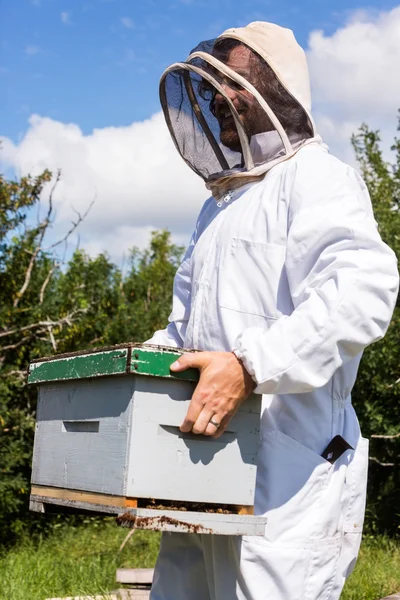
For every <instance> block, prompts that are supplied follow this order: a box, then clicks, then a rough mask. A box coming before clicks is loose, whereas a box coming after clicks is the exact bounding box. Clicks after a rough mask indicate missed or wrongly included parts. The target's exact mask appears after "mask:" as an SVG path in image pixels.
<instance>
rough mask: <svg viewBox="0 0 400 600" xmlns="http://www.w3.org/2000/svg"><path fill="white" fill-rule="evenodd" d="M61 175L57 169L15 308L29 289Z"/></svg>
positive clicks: (16, 298)
mask: <svg viewBox="0 0 400 600" xmlns="http://www.w3.org/2000/svg"><path fill="white" fill-rule="evenodd" d="M60 177H61V171H60V170H59V171H57V177H56V179H55V182H54V184H53V187H52V188H51V191H50V194H49V208H48V210H47V215H46V218H45V219H44V221H42V223H40V224H39V229H40V230H41V232H40V235H39V241H38V243H37V244H36V248H35V250H34V251H33V252H32V256H31V259H30V261H29V265H28V268H27V270H26V273H25V280H24V283H23V284H22V287H21V289H20V290H19V292H17V295H16V297H15V300H14V304H13V306H14V308H17V306H18V304H19V302H20V300H21V298H22V296H23V295H24V294H25V292H26V290H27V289H28V286H29V282H30V280H31V277H32V271H33V267H34V265H35V261H36V258H37V256H38V254H39V252H40V251H41V249H42V243H43V238H44V236H45V233H46V231H47V228H48V226H49V224H50V219H51V214H52V212H53V193H54V190H55V189H56V187H57V184H58V182H59V181H60Z"/></svg>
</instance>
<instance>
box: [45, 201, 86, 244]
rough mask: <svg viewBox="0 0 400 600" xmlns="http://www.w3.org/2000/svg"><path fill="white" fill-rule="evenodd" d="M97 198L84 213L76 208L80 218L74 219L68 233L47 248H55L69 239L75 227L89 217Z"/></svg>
mask: <svg viewBox="0 0 400 600" xmlns="http://www.w3.org/2000/svg"><path fill="white" fill-rule="evenodd" d="M94 202H95V200H92V201H91V203H90V204H89V206H88V208H87V209H86V210H85V212H84V213H83V215H81V214H80V212H78V211H77V210H75V209H74V212H75V213H76V214H77V216H78V219H77V221H75V222H74V221H72V227H71V228H70V229H69V230H68V231H67V233H66V234H65V235H64V237H63V238H61V239H59V240H58V241H57V242H54V244H51V245H50V246H48V247H47V248H46V249H45V250H50V249H52V248H55V247H56V246H59V245H60V244H62V243H63V242H65V241H67V239H68V238H69V237H70V236H71V234H72V233H73V232H74V231H75V229H76V228H77V227H79V225H80V224H81V223H82V221H83V220H84V219H85V218H86V217H87V215H88V214H89V212H90V210H91V208H92V206H93V204H94Z"/></svg>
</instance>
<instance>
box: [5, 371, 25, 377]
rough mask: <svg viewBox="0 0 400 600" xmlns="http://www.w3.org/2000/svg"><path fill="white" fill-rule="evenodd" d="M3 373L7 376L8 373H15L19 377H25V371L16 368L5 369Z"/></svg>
mask: <svg viewBox="0 0 400 600" xmlns="http://www.w3.org/2000/svg"><path fill="white" fill-rule="evenodd" d="M5 375H7V376H9V375H15V376H16V377H18V378H19V379H25V377H26V371H20V370H18V369H14V370H13V371H7V372H6V373H5Z"/></svg>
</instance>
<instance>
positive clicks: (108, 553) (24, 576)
mask: <svg viewBox="0 0 400 600" xmlns="http://www.w3.org/2000/svg"><path fill="white" fill-rule="evenodd" d="M128 533H129V529H125V528H122V527H119V526H117V525H116V524H115V521H114V519H110V520H108V519H107V520H105V521H104V522H101V521H100V522H94V523H89V524H88V525H84V526H82V525H81V526H80V527H66V526H63V527H60V528H59V529H58V530H56V531H55V532H54V533H52V534H51V535H50V536H48V537H47V538H46V539H43V540H39V541H36V542H32V541H29V540H25V541H24V542H22V543H21V544H20V545H18V547H16V548H14V549H12V550H8V551H7V552H6V553H4V554H3V555H0V600H45V598H52V597H63V596H74V595H88V594H95V593H96V594H104V593H106V592H107V591H108V592H109V591H111V590H115V589H116V588H117V587H118V585H117V584H116V583H115V573H116V569H117V568H118V567H133V568H135V567H152V566H153V565H154V561H155V557H156V555H157V551H158V545H159V539H160V536H159V534H158V533H153V532H146V531H135V533H134V534H133V536H132V537H131V538H130V539H129V541H128V542H127V544H126V546H125V547H124V549H123V551H122V552H119V547H120V545H121V544H122V542H123V541H124V539H125V537H126V535H127V534H128Z"/></svg>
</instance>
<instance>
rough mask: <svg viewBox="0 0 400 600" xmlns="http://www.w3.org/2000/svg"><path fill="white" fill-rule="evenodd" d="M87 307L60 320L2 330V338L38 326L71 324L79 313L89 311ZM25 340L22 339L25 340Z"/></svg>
mask: <svg viewBox="0 0 400 600" xmlns="http://www.w3.org/2000/svg"><path fill="white" fill-rule="evenodd" d="M87 310H88V309H87V308H78V309H77V310H74V311H72V312H71V313H69V314H68V315H66V316H65V317H61V319H58V321H50V320H49V321H38V322H37V323H31V324H30V325H25V326H24V327H16V328H15V329H9V330H8V331H2V332H1V333H0V338H2V337H5V336H8V335H13V334H14V333H22V332H23V331H29V330H30V329H38V328H42V329H46V328H47V327H62V325H63V324H67V325H71V323H72V320H73V317H74V316H75V315H77V314H80V313H86V312H87ZM23 341H24V340H22V342H23ZM0 349H1V350H4V347H3V348H1V347H0Z"/></svg>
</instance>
